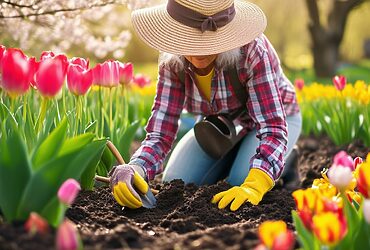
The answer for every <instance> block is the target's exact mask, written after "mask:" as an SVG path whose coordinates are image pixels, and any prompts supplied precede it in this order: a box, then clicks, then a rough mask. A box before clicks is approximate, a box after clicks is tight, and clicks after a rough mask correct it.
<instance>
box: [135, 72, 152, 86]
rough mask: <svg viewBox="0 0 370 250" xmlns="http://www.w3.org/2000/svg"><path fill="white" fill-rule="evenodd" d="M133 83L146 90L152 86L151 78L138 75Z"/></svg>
mask: <svg viewBox="0 0 370 250" xmlns="http://www.w3.org/2000/svg"><path fill="white" fill-rule="evenodd" d="M133 82H134V84H135V85H137V86H138V87H140V88H144V87H145V86H147V85H149V84H150V78H149V77H147V76H145V75H143V74H137V75H135V76H134V78H133Z"/></svg>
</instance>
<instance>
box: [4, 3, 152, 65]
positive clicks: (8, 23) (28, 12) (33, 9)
mask: <svg viewBox="0 0 370 250" xmlns="http://www.w3.org/2000/svg"><path fill="white" fill-rule="evenodd" d="M148 1H149V0H139V1H138V0H93V1H84V0H54V1H49V0H18V1H15V0H0V29H1V30H2V32H1V34H0V39H1V40H2V43H3V44H5V45H7V46H11V47H21V48H22V49H24V50H26V51H27V50H28V51H31V52H33V53H35V54H36V53H39V52H40V51H42V50H53V51H55V52H68V51H69V50H70V49H73V50H74V51H73V54H74V56H87V55H86V52H88V53H91V54H92V55H94V56H95V57H97V58H105V57H107V56H108V55H109V56H113V57H115V58H121V57H122V56H123V55H124V49H125V48H126V46H127V45H128V43H129V41H130V39H131V32H130V31H129V30H128V29H127V24H128V23H129V20H130V16H129V14H128V15H127V14H126V15H125V13H122V12H123V11H122V12H119V11H115V10H116V9H117V8H118V9H119V8H121V9H125V7H126V6H128V7H129V8H131V9H135V8H138V7H141V6H143V5H145V4H146V3H147V2H148ZM120 6H121V7H120ZM102 20H104V22H102ZM106 20H109V23H110V26H108V27H107V26H104V24H105V23H106V22H107V21H106ZM112 24H113V25H112ZM45 45H48V46H47V47H46V46H45ZM79 49H80V50H79ZM81 51H82V53H84V54H82V55H81V53H79V52H81Z"/></svg>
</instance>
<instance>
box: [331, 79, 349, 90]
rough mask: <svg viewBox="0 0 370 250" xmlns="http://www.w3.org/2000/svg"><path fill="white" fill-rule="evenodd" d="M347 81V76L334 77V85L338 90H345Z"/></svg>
mask: <svg viewBox="0 0 370 250" xmlns="http://www.w3.org/2000/svg"><path fill="white" fill-rule="evenodd" d="M346 83H347V79H346V77H345V76H334V77H333V84H334V86H335V88H336V89H337V90H340V91H341V90H343V89H344V87H345V86H346Z"/></svg>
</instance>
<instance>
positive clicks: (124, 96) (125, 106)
mask: <svg viewBox="0 0 370 250" xmlns="http://www.w3.org/2000/svg"><path fill="white" fill-rule="evenodd" d="M122 99H123V124H124V129H126V128H127V126H128V124H129V121H128V107H129V105H128V95H127V90H126V89H125V88H124V87H123V85H122Z"/></svg>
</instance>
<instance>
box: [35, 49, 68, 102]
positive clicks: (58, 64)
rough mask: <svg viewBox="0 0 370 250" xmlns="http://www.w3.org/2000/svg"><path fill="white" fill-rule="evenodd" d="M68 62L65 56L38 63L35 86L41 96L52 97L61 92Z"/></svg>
mask: <svg viewBox="0 0 370 250" xmlns="http://www.w3.org/2000/svg"><path fill="white" fill-rule="evenodd" d="M67 68H68V60H67V57H66V56H65V55H57V56H55V57H51V58H46V59H44V60H43V61H41V62H40V64H39V66H38V71H37V72H36V75H35V84H36V87H37V89H38V90H39V91H40V93H41V95H42V96H44V97H54V96H55V95H57V94H58V93H59V91H61V89H62V87H63V83H64V79H65V77H66V74H67Z"/></svg>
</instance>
